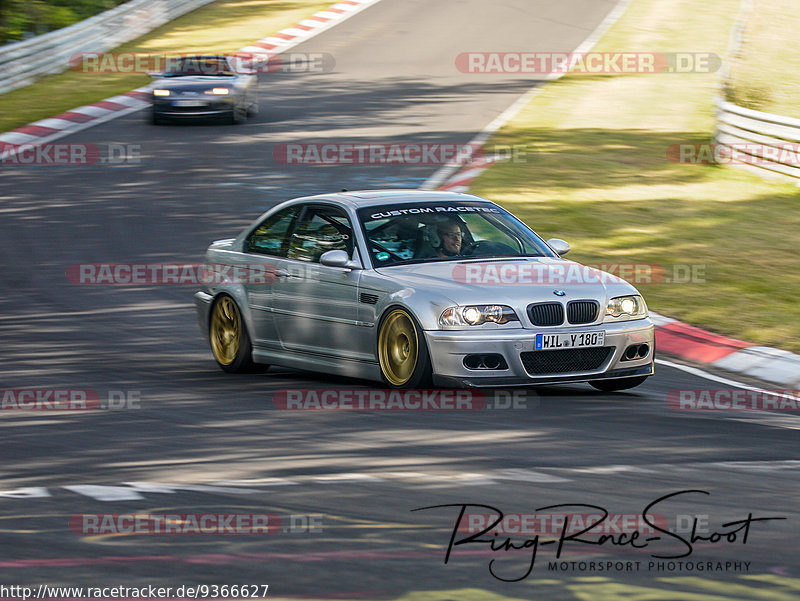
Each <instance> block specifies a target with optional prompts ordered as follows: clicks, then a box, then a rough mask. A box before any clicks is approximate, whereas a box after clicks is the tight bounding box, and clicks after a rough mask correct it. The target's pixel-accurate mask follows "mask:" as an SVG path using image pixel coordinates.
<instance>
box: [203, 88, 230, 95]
mask: <svg viewBox="0 0 800 601" xmlns="http://www.w3.org/2000/svg"><path fill="white" fill-rule="evenodd" d="M205 93H206V94H214V95H215V96H225V94H230V93H231V91H230V90H229V89H228V88H211V89H210V90H206V91H205Z"/></svg>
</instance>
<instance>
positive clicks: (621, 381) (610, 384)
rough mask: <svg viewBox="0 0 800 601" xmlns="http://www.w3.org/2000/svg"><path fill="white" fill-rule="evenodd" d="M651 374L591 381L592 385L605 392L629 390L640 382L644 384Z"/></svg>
mask: <svg viewBox="0 0 800 601" xmlns="http://www.w3.org/2000/svg"><path fill="white" fill-rule="evenodd" d="M649 377H650V376H634V377H632V378H614V379H611V380H595V381H593V382H589V384H590V385H592V386H594V387H595V388H597V390H602V391H603V392H616V391H617V390H628V389H629V388H635V387H636V386H639V384H644V381H645V380H646V379H647V378H649Z"/></svg>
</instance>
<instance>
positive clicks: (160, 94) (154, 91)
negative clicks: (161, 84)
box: [153, 90, 169, 96]
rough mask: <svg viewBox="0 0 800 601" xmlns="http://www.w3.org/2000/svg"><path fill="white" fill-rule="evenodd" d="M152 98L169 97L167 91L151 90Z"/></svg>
mask: <svg viewBox="0 0 800 601" xmlns="http://www.w3.org/2000/svg"><path fill="white" fill-rule="evenodd" d="M153 96H169V90H153Z"/></svg>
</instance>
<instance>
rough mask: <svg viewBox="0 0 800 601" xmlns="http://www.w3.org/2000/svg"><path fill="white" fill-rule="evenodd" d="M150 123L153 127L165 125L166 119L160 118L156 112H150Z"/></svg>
mask: <svg viewBox="0 0 800 601" xmlns="http://www.w3.org/2000/svg"><path fill="white" fill-rule="evenodd" d="M150 123H152V124H153V125H161V124H162V123H164V118H163V117H160V116H159V115H158V113H156V112H155V111H154V110H151V111H150Z"/></svg>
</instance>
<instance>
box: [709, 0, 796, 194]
mask: <svg viewBox="0 0 800 601" xmlns="http://www.w3.org/2000/svg"><path fill="white" fill-rule="evenodd" d="M752 12H753V2H752V0H739V14H738V15H737V16H736V21H735V23H734V26H733V27H732V28H731V33H730V40H729V42H728V53H727V58H726V60H725V61H724V63H723V68H722V72H721V73H720V81H719V83H720V89H719V94H720V95H719V96H718V97H717V99H716V102H715V105H716V106H715V112H716V117H717V118H716V121H717V126H716V127H717V128H716V131H715V132H714V143H715V145H716V146H717V148H718V149H720V150H722V151H723V152H724V153H725V154H726V155H727V157H729V158H730V159H731V160H732V162H735V163H740V164H742V163H743V164H746V165H749V166H751V167H756V168H759V169H762V170H765V171H770V172H772V173H779V174H782V175H787V176H789V177H793V178H798V179H800V153H798V150H800V147H798V146H797V144H798V143H800V119H795V118H794V117H784V116H782V115H775V114H773V113H765V112H763V111H756V110H753V109H748V108H745V107H743V106H739V105H738V104H734V103H732V102H728V101H727V100H724V97H725V95H726V94H727V92H728V91H729V87H730V85H731V83H730V65H731V61H733V60H734V59H735V57H736V56H738V55H739V53H740V52H741V50H742V47H743V45H744V29H745V23H746V22H747V19H748V17H749V16H750V14H751V13H752Z"/></svg>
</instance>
